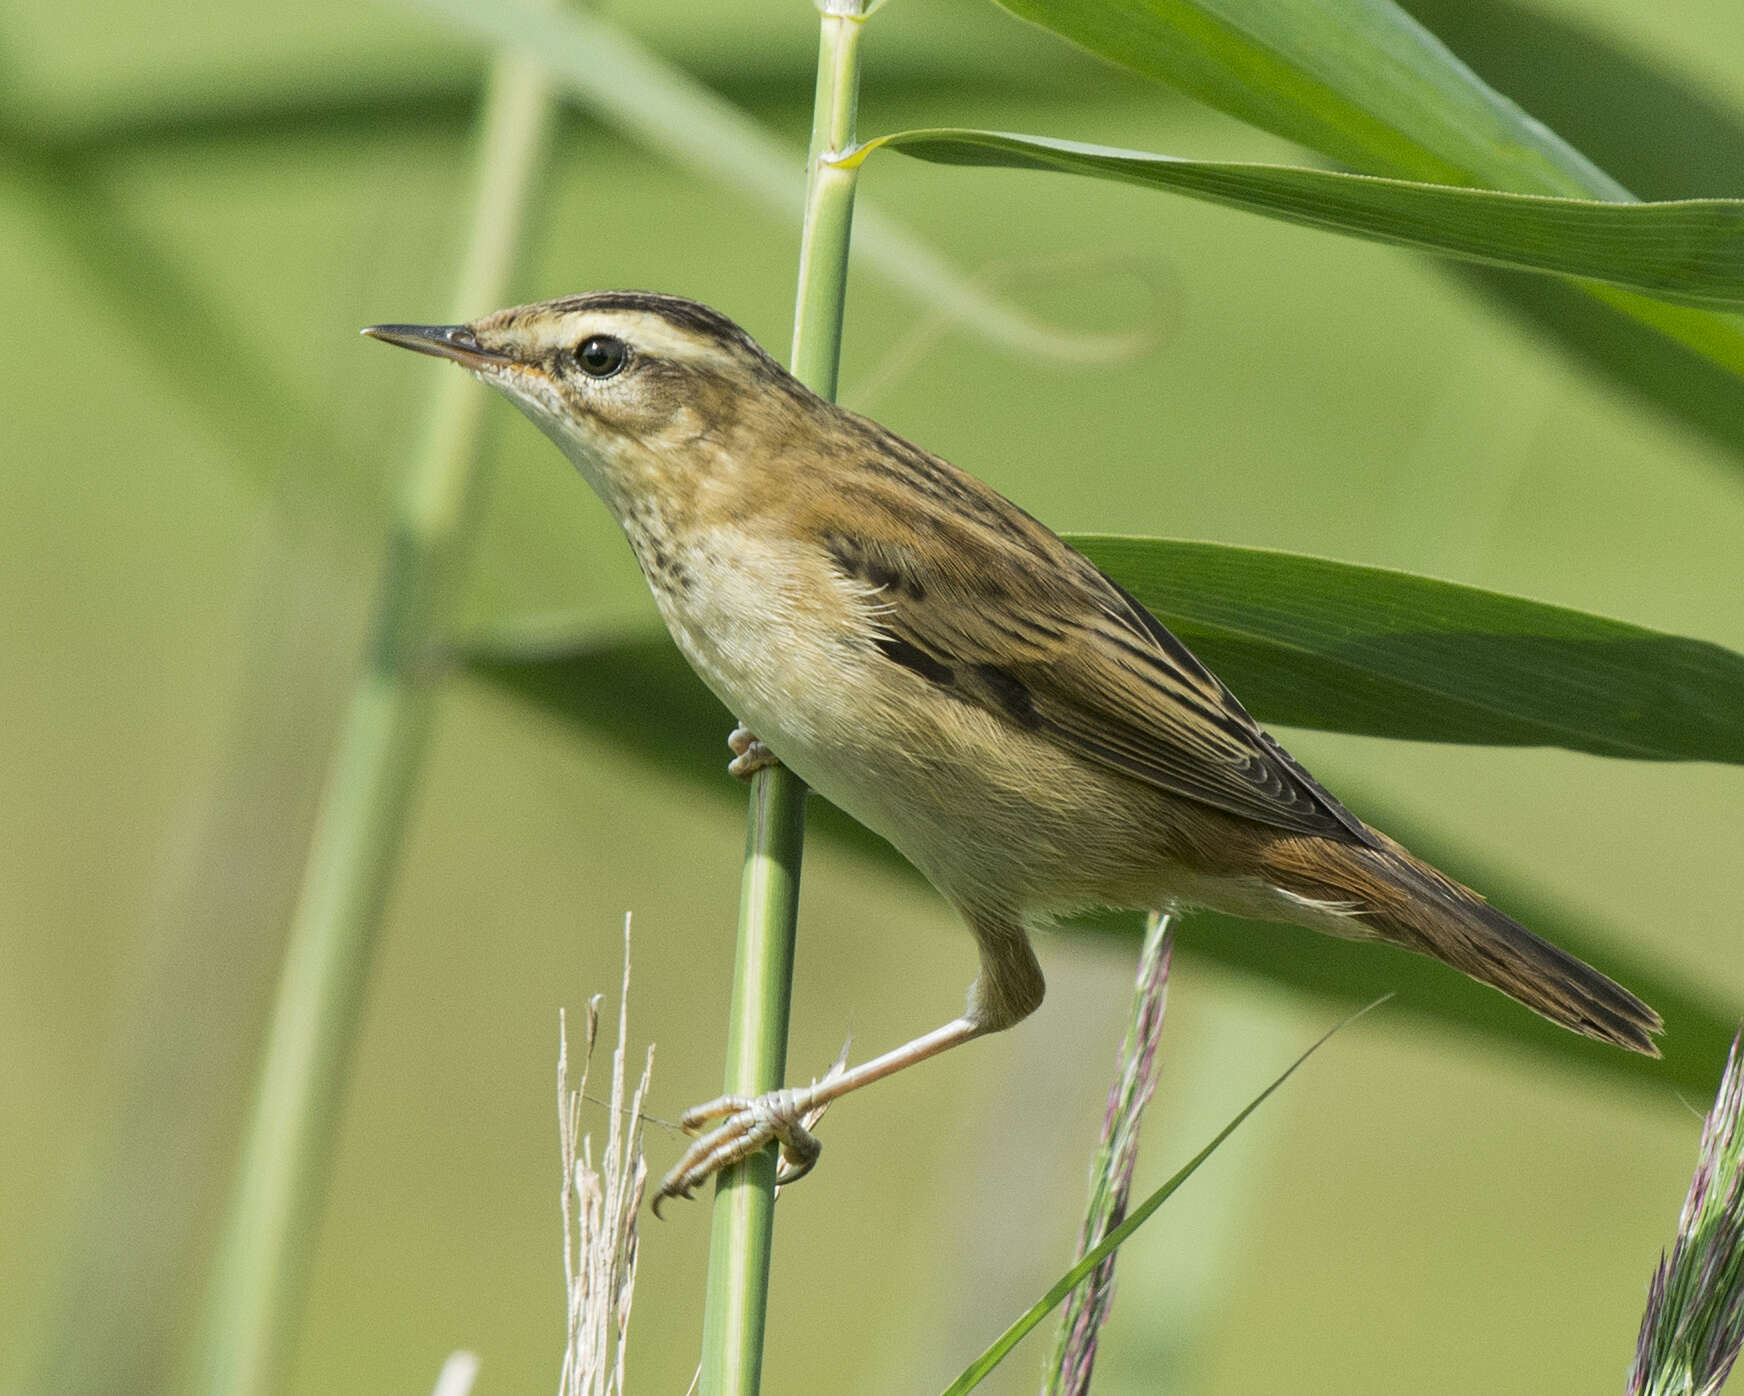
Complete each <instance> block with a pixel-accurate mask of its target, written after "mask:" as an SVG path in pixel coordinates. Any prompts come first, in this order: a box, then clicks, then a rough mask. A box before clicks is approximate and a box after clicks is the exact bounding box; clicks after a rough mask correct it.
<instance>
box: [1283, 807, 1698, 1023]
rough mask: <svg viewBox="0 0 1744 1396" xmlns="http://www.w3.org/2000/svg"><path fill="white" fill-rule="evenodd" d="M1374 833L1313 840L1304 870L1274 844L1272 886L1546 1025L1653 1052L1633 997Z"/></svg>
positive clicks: (1650, 1015) (1647, 1014) (1641, 1008)
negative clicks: (1443, 967)
mask: <svg viewBox="0 0 1744 1396" xmlns="http://www.w3.org/2000/svg"><path fill="white" fill-rule="evenodd" d="M1376 837H1377V841H1378V846H1377V847H1372V848H1364V847H1361V846H1358V845H1354V844H1346V843H1334V842H1332V841H1331V840H1322V839H1316V840H1314V842H1315V843H1316V844H1317V845H1319V849H1318V852H1319V855H1320V856H1319V857H1317V858H1315V859H1313V860H1312V864H1313V865H1314V866H1313V869H1312V872H1310V871H1309V867H1308V866H1305V865H1304V861H1299V860H1297V859H1295V858H1292V857H1290V856H1289V854H1288V853H1287V852H1284V850H1280V852H1281V853H1284V856H1283V859H1282V861H1283V863H1284V864H1285V866H1282V867H1280V868H1278V869H1277V871H1278V873H1279V874H1280V875H1279V876H1278V877H1277V878H1276V880H1275V881H1276V885H1277V886H1279V887H1280V888H1282V889H1284V890H1285V891H1287V892H1289V893H1291V894H1292V895H1295V896H1303V897H1313V898H1315V899H1316V900H1317V901H1320V902H1323V903H1338V904H1340V907H1341V910H1342V909H1343V908H1348V913H1347V914H1348V915H1349V917H1350V919H1351V921H1352V922H1354V923H1355V924H1356V925H1360V926H1361V928H1362V929H1361V935H1362V936H1363V938H1365V939H1366V938H1373V939H1378V940H1385V941H1388V942H1390V943H1392V944H1394V945H1398V946H1402V947H1403V948H1405V949H1407V950H1415V951H1417V952H1418V953H1419V954H1423V955H1429V956H1431V957H1433V958H1434V959H1437V960H1440V961H1442V962H1443V963H1444V964H1448V965H1451V966H1452V967H1453V968H1454V969H1457V970H1459V971H1461V972H1462V973H1464V974H1467V975H1470V976H1471V977H1472V978H1473V979H1476V980H1478V981H1479V982H1480V983H1483V984H1488V985H1490V986H1491V987H1492V988H1496V989H1500V990H1501V991H1502V992H1503V993H1504V994H1507V995H1508V997H1510V998H1512V999H1515V1000H1517V1001H1518V1002H1520V1003H1523V1004H1525V1005H1526V1007H1528V1008H1530V1009H1532V1010H1533V1011H1534V1012H1537V1013H1541V1014H1543V1015H1544V1016H1545V1017H1546V1018H1548V1019H1550V1020H1551V1021H1552V1022H1554V1023H1560V1024H1562V1026H1564V1027H1566V1028H1572V1029H1573V1030H1574V1031H1575V1032H1578V1033H1584V1034H1585V1035H1586V1036H1588V1037H1592V1038H1597V1039H1598V1040H1599V1041H1601V1042H1612V1043H1615V1044H1616V1045H1617V1046H1619V1047H1626V1048H1628V1049H1629V1050H1630V1051H1632V1052H1642V1053H1645V1054H1646V1055H1648V1056H1650V1057H1657V1056H1658V1055H1659V1048H1658V1047H1657V1046H1655V1045H1654V1042H1653V1035H1654V1034H1655V1033H1658V1032H1660V1031H1661V1030H1662V1028H1663V1026H1664V1025H1663V1023H1662V1022H1661V1020H1660V1017H1659V1015H1658V1014H1657V1013H1655V1012H1654V1011H1653V1010H1652V1009H1651V1008H1649V1007H1648V1006H1647V1005H1646V1004H1644V1003H1643V1002H1641V1000H1640V999H1638V998H1636V997H1635V995H1633V994H1632V993H1630V992H1629V991H1628V990H1627V989H1625V988H1623V987H1622V985H1620V984H1617V983H1615V982H1613V981H1612V980H1610V979H1607V978H1606V977H1605V976H1604V975H1602V974H1600V973H1599V972H1598V971H1597V970H1596V969H1594V968H1593V967H1592V966H1591V965H1589V964H1586V963H1584V962H1583V961H1581V960H1577V959H1576V958H1575V957H1574V956H1573V955H1570V954H1568V953H1567V952H1566V951H1563V950H1559V949H1557V947H1556V946H1554V945H1552V944H1550V942H1549V941H1546V940H1540V939H1539V938H1538V937H1537V936H1535V935H1533V934H1532V932H1531V931H1529V930H1527V929H1526V928H1525V927H1524V926H1522V925H1520V924H1519V923H1518V922H1517V921H1513V920H1511V919H1510V918H1508V917H1506V916H1504V915H1503V914H1502V913H1501V912H1499V911H1497V910H1496V909H1495V908H1494V907H1493V906H1491V905H1490V904H1489V903H1488V902H1486V901H1485V900H1484V899H1483V898H1482V897H1480V896H1479V895H1478V894H1477V893H1476V892H1473V891H1472V890H1471V889H1470V888H1467V887H1463V886H1461V885H1460V884H1459V883H1457V882H1454V881H1453V880H1452V879H1451V878H1448V877H1445V876H1443V875H1442V874H1441V873H1439V872H1437V871H1436V870H1435V869H1434V868H1432V867H1430V866H1429V865H1428V864H1427V863H1424V862H1423V861H1422V860H1420V859H1418V858H1416V857H1414V856H1413V855H1412V854H1411V853H1409V852H1407V851H1406V850H1405V849H1403V848H1401V847H1400V846H1399V845H1398V844H1396V843H1394V842H1393V841H1392V840H1390V839H1388V838H1386V836H1385V835H1377V836H1376ZM1329 854H1330V859H1329V856H1328V855H1329ZM1328 861H1335V862H1336V863H1337V864H1338V865H1339V866H1338V873H1339V874H1341V875H1335V876H1328V875H1327V874H1329V873H1330V872H1331V871H1332V870H1331V869H1330V868H1329V867H1328V866H1327V863H1328ZM1305 874H1307V875H1306V876H1305ZM1320 928H1321V929H1329V928H1328V927H1326V926H1324V925H1322V926H1321V927H1320ZM1352 929H1355V926H1352Z"/></svg>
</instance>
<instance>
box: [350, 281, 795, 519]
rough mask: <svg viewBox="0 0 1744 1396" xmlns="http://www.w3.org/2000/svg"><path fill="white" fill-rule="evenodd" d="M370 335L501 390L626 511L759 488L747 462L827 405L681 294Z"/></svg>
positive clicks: (757, 462) (528, 308)
mask: <svg viewBox="0 0 1744 1396" xmlns="http://www.w3.org/2000/svg"><path fill="white" fill-rule="evenodd" d="M363 333H364V334H366V335H369V336H370V337H372V338H374V339H379V340H382V341H384V342H385V343H388V344H397V345H399V346H401V347H402V348H405V349H413V350H416V351H417V352H418V353H421V354H433V355H435V356H437V357H438V358H445V359H452V360H454V361H455V362H456V363H458V364H459V365H461V367H463V368H465V369H466V370H467V371H468V372H470V373H472V374H473V376H474V377H476V378H479V379H481V380H482V381H484V382H486V383H489V384H490V385H491V386H492V387H495V388H498V389H500V390H501V391H502V392H503V393H505V394H506V395H507V396H508V397H509V399H510V401H512V402H513V403H514V404H515V406H517V407H519V408H520V409H521V411H522V412H524V413H525V414H526V415H527V416H528V417H530V418H531V419H532V420H533V421H534V423H535V424H537V425H538V426H539V428H540V429H541V430H542V431H544V432H545V434H546V435H547V436H549V437H550V438H551V439H552V440H553V441H554V442H556V443H557V445H558V447H559V448H561V450H562V451H563V453H564V454H565V455H566V456H568V457H569V458H570V460H571V461H573V462H574V463H575V465H576V466H577V468H579V469H580V471H581V473H582V474H583V475H584V476H585V477H586V478H587V480H588V482H589V484H591V485H592V486H593V487H594V489H595V491H596V492H598V494H599V495H600V497H601V498H602V499H604V500H605V502H606V503H607V504H608V505H609V506H610V507H611V508H612V509H613V511H614V512H615V513H617V514H618V516H619V518H620V519H624V518H625V517H626V516H627V514H628V513H630V512H631V511H632V510H634V509H636V508H638V507H639V508H644V509H645V508H647V507H649V506H650V505H653V506H655V507H685V506H689V507H695V506H697V505H699V504H703V503H705V502H706V498H705V497H706V496H708V495H710V494H721V495H726V496H731V495H733V494H742V493H746V492H750V491H754V489H755V486H756V484H757V481H756V480H755V479H754V478H747V472H755V471H756V470H758V469H759V468H761V467H762V466H763V465H765V464H766V463H768V462H769V461H770V460H771V459H772V457H773V456H774V455H775V454H777V453H778V452H779V450H780V447H781V445H782V443H783V442H785V441H790V440H793V439H794V438H795V436H796V434H798V433H802V432H803V431H804V429H805V426H806V423H807V419H808V418H811V417H813V416H814V415H815V414H816V413H817V412H818V411H820V410H827V405H826V404H824V403H823V402H822V401H821V399H818V398H815V397H814V396H813V395H812V394H811V393H809V392H807V391H806V389H804V388H803V387H801V386H800V385H799V383H798V382H797V381H796V380H795V379H793V378H791V377H790V376H789V375H788V374H787V372H786V371H785V370H784V369H783V368H782V367H781V366H780V365H779V364H777V363H776V362H775V361H774V360H773V359H772V358H770V357H769V355H767V354H766V353H764V352H763V350H762V349H761V348H759V347H758V346H757V344H756V342H755V341H754V340H752V338H751V337H750V336H749V335H747V334H746V333H745V332H744V331H743V330H742V329H740V328H739V327H738V326H737V325H735V324H734V323H733V322H732V321H731V320H729V319H727V318H726V317H725V316H724V315H721V314H720V313H719V312H717V311H714V310H710V309H709V308H708V307H707V306H705V305H700V304H698V303H697V302H695V301H689V300H685V299H683V298H682V297H679V296H666V295H658V294H655V293H652V292H646V291H594V292H590V293H589V294H587V295H581V296H567V297H564V298H562V299H560V300H550V301H541V302H539V303H537V304H535V305H523V306H516V307H515V308H513V309H510V310H499V311H497V312H496V313H495V314H492V315H486V316H484V317H483V318H482V319H479V320H474V321H472V322H471V323H469V324H464V325H372V326H370V327H369V328H368V329H366V330H364V331H363ZM718 502H720V503H722V504H727V503H729V502H730V500H728V499H722V500H719V501H718Z"/></svg>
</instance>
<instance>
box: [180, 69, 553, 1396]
mask: <svg viewBox="0 0 1744 1396" xmlns="http://www.w3.org/2000/svg"><path fill="white" fill-rule="evenodd" d="M554 112H555V106H554V104H553V102H552V100H551V97H550V91H549V87H548V84H547V83H546V82H545V80H544V79H543V78H542V77H541V76H540V74H539V71H538V70H537V68H535V67H534V66H533V65H532V64H531V63H529V62H527V61H525V60H522V59H520V58H518V57H512V56H504V57H503V58H500V59H499V60H498V61H497V63H496V64H495V65H494V67H493V68H492V71H491V77H490V82H489V85H488V89H487V95H486V98H485V104H484V111H483V115H482V118H481V122H480V129H479V140H478V147H477V154H476V172H475V176H474V181H473V198H474V203H473V222H472V228H471V231H470V235H469V240H468V244H467V253H466V260H465V264H464V266H463V269H462V271H461V274H460V278H459V281H458V284H457V287H456V294H455V305H456V307H457V309H458V311H459V315H458V316H457V317H456V318H464V317H466V316H470V315H475V314H478V313H479V312H480V311H481V310H483V309H487V308H489V307H491V306H494V305H497V304H500V303H501V301H502V300H503V299H505V296H506V291H507V288H508V284H509V279H510V275H511V270H512V268H513V266H514V262H515V258H516V255H517V250H518V248H519V245H520V243H521V241H522V231H523V228H524V226H525V224H526V222H527V216H528V211H529V209H530V208H531V206H532V203H533V200H534V196H535V193H536V191H537V188H538V186H539V185H540V183H541V182H542V178H543V174H544V171H545V168H546V159H545V155H546V151H547V149H548V146H549V135H550V127H551V121H552V116H553V114H554ZM485 397H486V395H485V394H484V393H482V392H480V391H478V389H477V387H476V385H474V384H473V383H472V382H471V381H470V380H468V379H467V378H465V377H464V376H463V375H461V374H458V373H446V374H443V375H441V377H440V379H439V381H438V383H437V386H436V389H435V393H434V396H433V398H432V401H431V405H430V411H429V413H428V416H427V419H426V425H425V430H424V433H423V438H422V441H421V443H420V446H419V449H418V451H417V454H416V455H415V456H414V458H413V460H412V463H411V465H410V467H409V469H408V473H407V475H406V477H405V480H404V482H403V486H402V488H401V491H400V495H399V501H398V504H397V506H396V511H395V518H394V525H393V536H392V541H391V548H390V553H389V557H388V560H387V564H386V570H385V574H384V576H383V579H382V589H381V594H380V597H379V599H378V602H377V615H376V623H375V634H374V637H373V639H372V642H371V645H370V649H369V652H368V654H367V656H366V658H365V664H364V671H363V673H362V675H361V676H360V677H359V679H358V681H357V685H356V687H355V688H354V690H353V691H352V695H351V699H350V703H349V706H348V708H347V710H346V714H345V719H344V724H343V727H342V729H341V732H340V736H339V743H338V747H337V750H336V752H335V755H334V758H333V764H332V767H331V768H330V770H329V772H328V778H327V784H326V788H325V790H324V791H323V794H322V798H321V806H320V809H319V812H318V814H317V816H316V823H315V829H314V834H313V838H312V840H311V844H310V850H309V857H308V862H307V865H306V867H305V869H304V873H303V882H302V886H301V889H300V891H299V893H298V899H297V907H296V911H295V912H294V914H293V917H292V921H291V926H290V929H289V931H288V934H287V937H286V945H285V960H284V966H283V969H282V971H281V975H280V981H279V987H278V993H277V997H276V1000H275V1002H274V1004H273V1012H272V1019H271V1022H270V1025H269V1027H268V1031H267V1039H266V1045H265V1053H264V1059H263V1064H262V1068H261V1074H260V1078H259V1080H258V1082H257V1083H256V1087H255V1094H254V1100H253V1106H252V1111H251V1115H250V1119H249V1123H248V1132H247V1136H246V1139H245V1142H244V1145H243V1151H242V1156H241V1160H240V1164H239V1168H238V1173H237V1178H236V1184H235V1189H234V1192H233V1195H232V1198H231V1203H230V1210H229V1213H228V1215H227V1217H226V1219H225V1225H224V1233H223V1236H222V1239H221V1241H220V1247H219V1252H218V1255H217V1257H216V1260H215V1263H214V1267H213V1272H212V1277H211V1281H210V1288H209V1290H208V1293H207V1296H206V1301H205V1307H204V1311H203V1314H202V1318H201V1324H200V1328H199V1331H198V1333H197V1335H196V1338H195V1344H194V1347H193V1350H192V1353H191V1362H190V1364H189V1367H188V1369H187V1374H186V1380H185V1381H184V1387H185V1389H188V1390H192V1391H198V1392H206V1393H211V1396H254V1393H261V1392H267V1391H270V1390H272V1389H274V1388H275V1387H276V1386H277V1385H278V1380H277V1379H278V1375H279V1372H280V1368H281V1366H282V1364H283V1361H284V1358H285V1356H286V1350H287V1347H288V1337H289V1334H290V1333H291V1332H292V1330H293V1329H294V1327H295V1325H296V1322H297V1320H298V1318H299V1316H300V1312H301V1309H302V1297H303V1290H304V1287H305V1284H306V1280H307V1272H308V1264H309V1259H310V1253H311V1250H312V1243H313V1241H314V1237H315V1231H316V1215H317V1212H318V1209H319V1202H320V1197H321V1193H322V1189H323V1187H324V1185H325V1182H326V1178H327V1173H328V1170H329V1164H330V1160H331V1156H332V1150H333V1142H334V1135H335V1126H336V1123H337V1117H338V1109H339V1103H340V1099H341V1087H342V1084H343V1074H344V1065H345V1062H346V1059H347V1057H348V1056H349V1054H350V1051H351V1047H352V1044H353V1042H354V1040H355V1037H356V1028H357V1023H358V1017H359V1008H360V1006H361V1003H362V999H363V990H364V985H365V983H366V982H367V979H368V976H369V965H370V959H371V952H372V950H373V947H374V941H375V930H376V927H377V925H378V924H379V922H380V919H381V912H382V907H383V904H384V902H385V900H386V897H387V892H388V888H389V884H390V881H391V878H392V874H393V870H394V866H395V862H396V858H397V854H398V852H399V848H400V843H401V841H402V837H403V834H404V831H405V825H406V817H407V814H408V811H409V809H410V806H411V801H412V795H413V792H414V790H415V787H416V784H417V778H418V772H419V768H420V766H421V764H422V758H423V753H424V748H425V743H426V738H427V736H428V734H429V730H430V719H431V710H432V702H433V699H434V691H435V683H436V679H437V677H438V672H437V665H436V662H435V651H436V647H437V646H438V644H439V643H440V641H441V640H442V638H443V637H444V635H445V633H446V630H447V627H448V623H449V620H450V616H451V612H452V609H453V605H454V600H455V596H456V594H457V592H458V589H459V588H458V582H459V578H460V574H461V568H462V566H463V564H464V562H465V559H466V555H467V552H468V545H469V543H470V541H471V537H472V534H473V531H474V522H475V515H476V513H477V509H476V505H477V501H478V494H479V489H478V484H479V480H478V474H479V472H478V471H477V469H476V468H475V465H476V460H477V456H478V441H479V427H480V421H481V413H482V410H483V405H484V402H485Z"/></svg>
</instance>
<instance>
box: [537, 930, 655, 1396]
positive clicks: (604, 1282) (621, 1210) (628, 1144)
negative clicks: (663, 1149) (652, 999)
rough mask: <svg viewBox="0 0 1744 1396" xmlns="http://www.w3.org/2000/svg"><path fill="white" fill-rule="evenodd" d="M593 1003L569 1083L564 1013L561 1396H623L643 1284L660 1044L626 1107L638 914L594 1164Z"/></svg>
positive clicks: (560, 1070) (560, 1058)
mask: <svg viewBox="0 0 1744 1396" xmlns="http://www.w3.org/2000/svg"><path fill="white" fill-rule="evenodd" d="M603 997H604V996H603V995H598V994H596V995H595V996H594V997H593V998H592V999H590V1000H589V1001H588V1005H587V1048H586V1053H585V1055H584V1057H583V1059H582V1065H581V1079H580V1080H579V1081H578V1082H577V1083H576V1084H575V1086H574V1087H573V1088H572V1087H571V1086H570V1084H569V1034H568V1030H567V1024H566V1023H565V1022H564V1020H563V1017H562V1015H561V1014H560V1015H559V1018H558V1034H559V1045H558V1052H557V1120H558V1135H559V1140H560V1144H561V1149H562V1155H563V1196H562V1208H563V1279H564V1285H565V1288H566V1290H567V1293H568V1317H569V1337H568V1341H567V1343H566V1344H565V1346H564V1353H563V1377H562V1380H561V1382H560V1383H559V1385H558V1388H557V1389H558V1396H623V1392H624V1368H625V1360H626V1357H627V1354H628V1351H629V1341H630V1305H631V1303H632V1301H633V1300H634V1298H635V1291H636V1249H637V1236H636V1218H637V1216H638V1214H639V1213H640V1212H641V1209H642V1195H643V1192H644V1191H645V1190H646V1188H647V1184H648V1165H647V1163H646V1161H645V1160H644V1159H643V1156H642V1102H643V1099H644V1098H645V1097H646V1096H647V1093H648V1081H649V1077H650V1076H651V1074H652V1073H653V1070H654V1048H653V1046H652V1045H650V1046H649V1048H648V1054H647V1057H646V1059H645V1060H644V1061H643V1064H642V1078H641V1080H640V1081H639V1082H638V1083H637V1085H636V1089H635V1092H634V1094H632V1095H631V1096H630V1099H629V1103H628V1105H627V1106H626V1104H625V1101H624V1095H625V1079H624V1061H625V1052H626V1050H627V1044H628V1039H629V1003H630V918H629V917H628V916H625V917H624V974H623V981H622V984H621V986H620V989H619V995H618V1045H617V1047H616V1049H615V1050H614V1051H613V1052H612V1084H611V1093H610V1097H609V1100H608V1102H607V1110H608V1116H607V1129H606V1135H605V1148H604V1150H603V1152H602V1156H601V1158H600V1162H599V1165H598V1167H597V1168H596V1166H595V1164H594V1149H593V1137H592V1136H591V1135H588V1136H585V1137H584V1136H583V1135H582V1133H581V1108H582V1101H583V1098H584V1095H585V1092H586V1091H587V1077H588V1069H589V1068H590V1067H591V1066H592V1064H593V1049H594V1042H595V1040H596V1039H597V1037H598V1035H599V1018H600V1003H601V1001H602V999H603Z"/></svg>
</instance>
